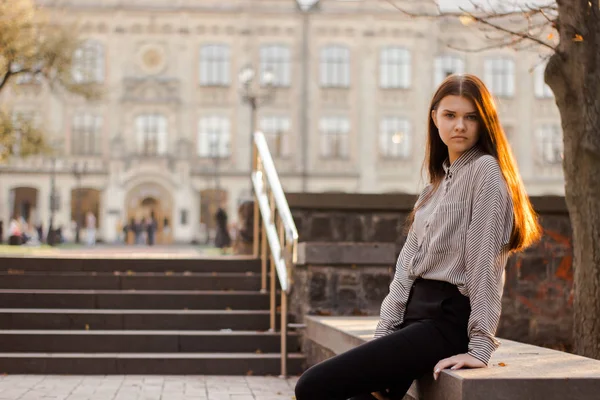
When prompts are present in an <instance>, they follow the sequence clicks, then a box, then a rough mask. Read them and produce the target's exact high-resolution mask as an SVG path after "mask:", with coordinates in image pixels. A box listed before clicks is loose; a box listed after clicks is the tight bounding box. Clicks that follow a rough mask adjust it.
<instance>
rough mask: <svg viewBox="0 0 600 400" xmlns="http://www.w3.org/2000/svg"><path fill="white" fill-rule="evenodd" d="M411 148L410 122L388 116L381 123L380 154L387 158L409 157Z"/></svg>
mask: <svg viewBox="0 0 600 400" xmlns="http://www.w3.org/2000/svg"><path fill="white" fill-rule="evenodd" d="M410 150H411V130H410V122H409V121H408V120H406V119H404V118H398V117H386V118H383V119H382V120H381V122H380V123H379V154H380V155H381V156H382V157H385V158H400V159H407V158H409V156H410Z"/></svg>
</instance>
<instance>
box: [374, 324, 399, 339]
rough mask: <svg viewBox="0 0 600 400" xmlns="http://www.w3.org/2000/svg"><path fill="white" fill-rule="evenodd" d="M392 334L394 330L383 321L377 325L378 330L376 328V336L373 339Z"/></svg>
mask: <svg viewBox="0 0 600 400" xmlns="http://www.w3.org/2000/svg"><path fill="white" fill-rule="evenodd" d="M391 333H394V329H393V328H392V327H391V326H389V324H387V323H385V322H383V321H379V323H378V324H377V328H375V334H374V335H373V337H374V338H375V339H377V338H380V337H383V336H387V335H389V334H391Z"/></svg>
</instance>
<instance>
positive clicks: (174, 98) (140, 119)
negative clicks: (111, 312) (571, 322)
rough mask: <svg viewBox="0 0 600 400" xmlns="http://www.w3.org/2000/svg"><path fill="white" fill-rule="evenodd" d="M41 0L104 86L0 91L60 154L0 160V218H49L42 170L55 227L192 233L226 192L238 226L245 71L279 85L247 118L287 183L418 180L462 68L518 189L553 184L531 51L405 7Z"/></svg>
mask: <svg viewBox="0 0 600 400" xmlns="http://www.w3.org/2000/svg"><path fill="white" fill-rule="evenodd" d="M39 2H40V4H43V5H45V6H46V7H47V8H48V9H49V10H51V11H52V12H53V13H55V14H56V15H57V16H59V18H58V19H59V20H61V21H64V22H65V23H68V22H72V21H78V22H79V23H80V24H81V35H82V38H84V39H85V42H83V44H82V46H81V48H80V49H79V50H78V52H77V54H76V66H75V68H74V71H73V73H74V77H75V78H76V79H78V80H79V81H92V82H96V83H97V84H98V85H99V86H100V87H101V88H102V89H103V90H104V92H105V96H104V98H103V100H101V101H98V102H85V101H83V100H82V99H79V98H76V97H73V96H69V95H65V94H63V93H61V94H52V93H51V92H50V91H49V90H48V88H46V87H44V86H43V85H41V84H39V83H38V82H37V81H36V80H35V79H25V78H21V79H19V80H17V81H16V82H15V84H14V85H13V86H12V87H11V88H10V89H9V90H5V91H4V93H3V95H2V97H1V99H0V100H1V101H2V103H5V104H8V105H9V106H10V107H12V109H13V110H14V113H15V116H19V117H21V118H29V119H31V120H33V121H35V122H36V123H38V124H40V126H43V127H44V128H45V129H47V131H48V133H49V140H50V141H52V142H53V143H58V147H59V153H58V154H60V155H59V157H58V158H57V159H56V160H54V161H53V160H51V159H49V158H48V157H30V158H27V159H21V158H18V157H16V158H14V159H12V160H11V161H10V163H9V164H8V165H4V166H0V168H1V170H0V174H1V175H0V196H1V197H0V218H2V219H3V220H5V221H6V220H7V219H8V218H9V216H10V215H11V214H13V213H15V212H16V213H19V214H21V215H24V216H25V217H26V218H29V219H30V220H32V221H33V220H34V219H35V220H38V221H42V222H43V223H44V226H46V227H47V224H48V220H49V216H50V206H51V204H50V197H51V196H50V193H51V187H52V179H54V180H55V187H56V188H57V196H56V217H55V224H56V225H63V226H65V227H66V226H68V225H69V224H70V222H71V221H72V220H80V219H81V218H82V216H83V215H85V212H86V211H88V210H91V211H93V212H94V213H95V214H96V215H97V218H98V224H99V237H100V238H102V239H104V240H107V241H112V240H114V239H115V238H116V235H117V231H118V230H119V229H120V226H121V225H122V224H123V223H124V222H125V221H128V220H130V219H131V218H136V217H142V216H144V215H148V214H149V213H150V212H151V211H153V212H154V213H155V216H156V219H157V220H158V223H159V236H158V242H159V243H161V242H162V243H167V242H171V241H185V242H188V241H190V240H191V239H193V238H196V239H200V238H201V236H202V232H201V231H200V228H199V227H200V224H199V222H203V223H205V224H209V225H210V224H212V222H213V221H212V220H213V217H212V215H214V211H215V210H216V207H217V206H218V204H219V203H224V204H225V205H226V207H227V210H228V211H229V214H230V220H235V219H236V217H235V216H236V209H237V205H238V204H239V202H240V201H242V200H243V199H246V198H248V196H249V178H248V177H249V166H250V157H251V148H250V145H251V139H250V133H251V129H252V128H251V122H252V120H253V119H252V113H251V111H250V107H249V105H248V103H247V102H244V101H243V99H242V97H243V96H242V94H241V93H240V82H239V79H240V78H239V77H238V72H239V71H240V70H241V69H242V68H243V67H245V66H252V67H253V68H254V69H255V71H256V74H255V77H256V78H255V80H256V82H255V86H254V87H255V89H257V90H258V91H259V92H260V91H262V92H265V93H266V92H267V91H268V90H272V92H270V93H271V94H272V96H271V98H269V99H267V100H266V101H264V102H263V103H262V104H260V105H259V107H258V108H257V110H256V125H257V127H258V129H261V130H263V131H264V132H265V134H266V135H267V139H268V141H269V144H270V148H271V151H272V153H273V155H274V157H275V162H276V165H277V167H278V171H279V173H280V176H281V178H282V182H283V185H284V189H285V190H287V191H309V192H310V191H314V192H323V191H340V192H371V193H372V192H409V193H414V192H417V191H418V190H419V188H420V187H421V186H422V184H423V180H422V179H421V173H420V168H421V163H422V159H423V154H424V143H425V137H426V124H427V119H428V107H429V101H430V99H431V96H432V94H433V91H434V89H435V87H436V85H437V84H438V83H439V82H440V81H441V80H442V79H443V78H444V77H445V76H447V75H448V74H451V73H462V72H470V73H474V74H477V75H478V76H480V77H482V78H483V79H484V80H485V81H486V82H487V83H488V85H489V87H490V88H491V90H492V91H493V93H494V94H495V95H496V97H497V99H498V105H499V109H500V114H501V120H502V123H503V125H504V128H505V130H506V133H507V135H508V137H509V139H510V142H511V144H512V146H513V150H514V153H515V155H516V157H517V159H518V162H519V165H520V170H521V173H522V175H523V177H524V180H525V182H526V186H527V189H528V191H529V193H530V194H563V192H564V188H563V176H562V167H561V157H562V133H561V129H560V119H559V115H558V110H557V108H556V105H555V102H554V99H553V97H552V94H551V92H550V90H549V88H548V87H547V86H545V84H544V82H543V76H542V71H543V67H544V65H543V61H542V60H541V58H540V54H539V52H540V51H541V50H540V49H538V48H532V49H530V50H529V51H521V52H518V53H517V52H515V51H514V50H513V49H506V48H502V49H493V50H489V51H483V52H459V51H456V50H452V49H451V48H461V49H464V48H475V47H477V46H484V45H485V42H484V41H482V39H481V35H480V34H477V32H476V31H474V30H473V29H469V28H468V27H465V26H463V25H462V24H461V23H460V22H459V21H457V20H435V19H408V18H405V17H404V16H403V15H402V14H401V13H400V12H398V11H397V10H394V9H393V8H391V7H390V6H389V4H387V3H386V2H384V1H372V0H368V1H367V0H356V1H351V0H350V1H334V0H322V1H321V2H318V3H315V4H313V3H314V2H312V1H310V0H305V1H300V3H301V4H299V5H298V4H297V3H296V1H295V0H76V1H75V0H72V1H70V0H45V1H42V0H39ZM418 3H419V2H417V4H418ZM418 7H420V8H426V7H427V5H426V2H423V5H419V6H418ZM536 66H537V67H536ZM269 73H270V74H271V75H270V76H272V78H273V79H272V81H271V82H272V85H271V89H269V87H268V85H267V80H268V79H267V77H268V76H269ZM246 77H248V76H246ZM53 177H54V178H53ZM165 221H166V222H167V223H168V225H169V227H170V229H168V230H166V232H165V234H164V235H162V236H161V234H160V231H161V229H162V226H163V224H164V223H165ZM33 222H35V221H33Z"/></svg>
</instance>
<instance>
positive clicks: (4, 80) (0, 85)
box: [0, 68, 12, 92]
mask: <svg viewBox="0 0 600 400" xmlns="http://www.w3.org/2000/svg"><path fill="white" fill-rule="evenodd" d="M11 75H12V72H11V71H10V68H8V69H7V71H6V73H5V74H4V76H3V77H2V79H0V92H1V91H2V88H3V87H4V85H6V83H7V82H8V79H9V78H10V77H11Z"/></svg>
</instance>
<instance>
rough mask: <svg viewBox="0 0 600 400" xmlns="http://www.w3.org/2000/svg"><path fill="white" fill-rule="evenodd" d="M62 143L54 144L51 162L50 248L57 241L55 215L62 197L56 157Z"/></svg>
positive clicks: (47, 239) (56, 142) (55, 142)
mask: <svg viewBox="0 0 600 400" xmlns="http://www.w3.org/2000/svg"><path fill="white" fill-rule="evenodd" d="M61 145H62V143H61V142H59V141H54V142H52V145H51V146H52V157H51V158H50V162H51V164H52V169H51V171H50V221H49V223H48V236H47V238H46V242H47V243H48V245H50V246H54V245H55V244H56V241H57V237H56V229H55V228H54V213H56V212H57V211H58V209H59V204H60V197H59V195H58V193H57V192H56V157H57V155H58V152H59V151H60V147H61Z"/></svg>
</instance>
